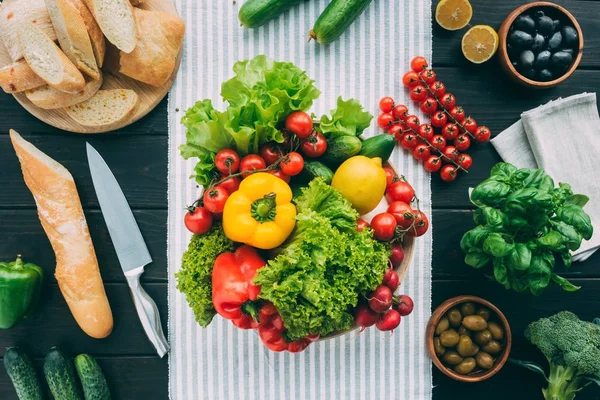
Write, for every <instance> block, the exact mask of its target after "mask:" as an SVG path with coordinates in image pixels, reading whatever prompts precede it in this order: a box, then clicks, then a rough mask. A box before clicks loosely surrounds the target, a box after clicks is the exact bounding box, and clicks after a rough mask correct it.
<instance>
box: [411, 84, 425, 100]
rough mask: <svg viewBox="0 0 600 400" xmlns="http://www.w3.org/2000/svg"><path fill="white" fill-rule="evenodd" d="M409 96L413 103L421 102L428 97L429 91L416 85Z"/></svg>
mask: <svg viewBox="0 0 600 400" xmlns="http://www.w3.org/2000/svg"><path fill="white" fill-rule="evenodd" d="M409 96H410V98H411V100H413V101H421V100H424V99H425V97H427V89H425V86H423V85H416V86H414V87H413V88H411V89H410V93H409Z"/></svg>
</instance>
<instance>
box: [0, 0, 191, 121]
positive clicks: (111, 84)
mask: <svg viewBox="0 0 600 400" xmlns="http://www.w3.org/2000/svg"><path fill="white" fill-rule="evenodd" d="M139 7H140V8H143V9H145V10H156V11H164V12H167V13H170V14H174V15H177V9H176V8H175V4H174V3H173V2H172V1H171V0H146V1H145V2H144V3H142V4H141V5H140V6H139ZM106 44H107V60H105V66H104V67H103V73H104V82H103V84H102V88H101V89H132V90H134V91H135V92H136V93H137V94H138V95H139V97H140V104H139V107H138V110H137V112H136V113H135V114H133V115H132V116H131V118H129V119H127V120H124V121H122V123H120V124H119V125H118V126H116V127H112V129H110V130H117V129H120V128H123V127H124V126H127V125H130V124H132V123H134V122H136V121H137V120H139V119H140V118H143V117H144V116H145V115H146V114H148V113H149V112H150V111H152V109H154V107H156V105H157V104H158V103H160V101H161V100H162V99H163V98H164V97H165V95H166V94H167V92H168V91H169V89H170V88H171V85H173V81H174V80H175V76H176V75H177V71H178V70H179V65H180V63H181V51H180V52H179V55H178V56H177V62H176V64H175V70H174V71H173V75H172V76H171V77H170V78H169V80H168V81H167V82H166V83H165V84H164V85H162V86H160V87H155V86H151V85H147V84H145V83H142V82H138V81H136V80H134V79H131V78H128V77H126V76H124V75H121V74H119V73H118V72H111V71H116V68H115V67H114V65H115V60H110V59H109V58H110V57H111V54H110V53H111V51H110V50H109V47H110V46H109V43H108V41H107V42H106ZM113 50H116V49H113ZM112 53H113V54H112V56H113V57H114V56H116V51H112ZM11 63H12V60H11V59H10V57H9V55H8V51H7V50H6V48H5V47H4V45H2V44H1V42H0V68H1V67H4V66H5V65H8V64H11ZM111 65H112V68H111ZM13 96H14V97H15V99H17V101H18V102H19V103H21V105H22V106H23V107H24V108H25V109H26V110H27V111H29V112H30V113H31V114H32V115H33V116H35V117H36V118H38V119H40V120H42V121H44V122H45V123H47V124H49V125H52V126H54V127H56V128H59V129H62V130H65V131H70V132H77V133H102V132H106V131H107V129H102V128H98V127H87V126H84V125H81V124H79V123H77V122H75V121H74V120H73V119H72V118H71V117H69V115H68V114H67V113H66V111H64V110H62V109H59V110H42V109H41V108H38V107H36V106H34V105H33V104H32V103H31V102H30V101H29V100H28V99H27V97H26V96H25V94H22V93H16V94H14V95H13Z"/></svg>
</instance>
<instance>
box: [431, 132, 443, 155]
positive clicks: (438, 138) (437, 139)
mask: <svg viewBox="0 0 600 400" xmlns="http://www.w3.org/2000/svg"><path fill="white" fill-rule="evenodd" d="M431 145H432V146H433V147H435V148H436V149H437V150H439V151H440V152H441V151H444V148H445V147H446V139H444V137H443V136H442V135H434V136H433V139H432V140H431Z"/></svg>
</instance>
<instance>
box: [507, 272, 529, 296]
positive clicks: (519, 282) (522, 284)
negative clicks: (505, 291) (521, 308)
mask: <svg viewBox="0 0 600 400" xmlns="http://www.w3.org/2000/svg"><path fill="white" fill-rule="evenodd" d="M510 287H511V288H512V289H513V290H514V291H517V292H526V291H527V289H529V280H528V279H527V276H524V277H522V278H515V277H513V279H512V282H511V284H510Z"/></svg>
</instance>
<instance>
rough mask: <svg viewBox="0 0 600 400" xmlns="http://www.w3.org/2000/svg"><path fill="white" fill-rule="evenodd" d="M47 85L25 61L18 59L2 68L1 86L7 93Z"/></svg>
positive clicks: (0, 71) (0, 75)
mask: <svg viewBox="0 0 600 400" xmlns="http://www.w3.org/2000/svg"><path fill="white" fill-rule="evenodd" d="M44 85H46V81H45V80H43V79H42V78H40V77H39V76H38V75H37V74H36V73H35V72H33V70H32V69H31V67H30V66H29V64H27V63H26V62H25V61H23V60H21V61H17V62H16V63H13V64H9V65H7V66H6V67H4V68H0V87H2V89H3V90H4V91H5V92H6V93H19V92H23V91H25V90H30V89H35V88H38V87H40V86H44Z"/></svg>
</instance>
